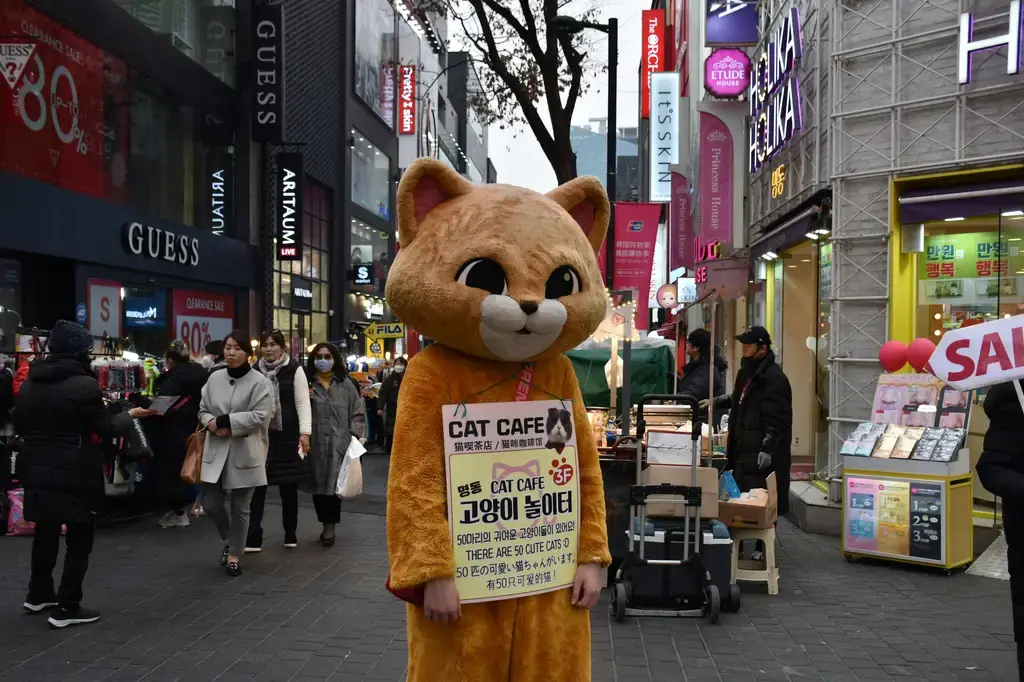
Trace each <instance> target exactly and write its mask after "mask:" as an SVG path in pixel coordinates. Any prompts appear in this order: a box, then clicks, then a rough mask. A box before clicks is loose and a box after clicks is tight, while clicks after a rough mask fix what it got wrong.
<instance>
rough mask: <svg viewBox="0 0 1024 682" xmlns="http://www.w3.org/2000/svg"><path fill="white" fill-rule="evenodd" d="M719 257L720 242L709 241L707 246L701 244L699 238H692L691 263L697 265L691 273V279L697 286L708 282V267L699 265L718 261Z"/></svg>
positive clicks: (720, 250) (720, 252) (720, 251)
mask: <svg viewBox="0 0 1024 682" xmlns="http://www.w3.org/2000/svg"><path fill="white" fill-rule="evenodd" d="M721 257H722V243H721V242H719V241H710V242H708V243H707V244H701V243H700V237H699V236H698V237H694V238H693V262H694V263H696V264H697V265H696V267H695V268H694V271H693V278H694V280H696V282H697V284H704V283H706V282H707V281H708V267H707V266H706V265H700V264H701V263H705V262H707V261H709V260H718V259H719V258H721Z"/></svg>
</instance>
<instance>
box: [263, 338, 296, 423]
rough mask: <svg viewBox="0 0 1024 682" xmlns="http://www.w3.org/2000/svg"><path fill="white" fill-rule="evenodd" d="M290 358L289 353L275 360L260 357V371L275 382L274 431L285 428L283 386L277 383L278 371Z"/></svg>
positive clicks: (272, 420)
mask: <svg viewBox="0 0 1024 682" xmlns="http://www.w3.org/2000/svg"><path fill="white" fill-rule="evenodd" d="M288 360H290V358H289V357H288V354H287V353H282V354H281V357H279V358H278V359H277V360H275V361H274V362H267V361H266V360H265V359H263V358H260V371H261V372H263V375H264V376H266V377H267V378H268V379H270V383H272V384H274V418H273V419H271V421H270V428H271V429H273V430H274V431H280V430H282V429H283V428H284V427H283V426H282V420H281V387H280V385H278V383H277V373H278V372H279V371H281V368H282V367H284V366H285V365H287V364H288Z"/></svg>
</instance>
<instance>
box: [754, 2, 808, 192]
mask: <svg viewBox="0 0 1024 682" xmlns="http://www.w3.org/2000/svg"><path fill="white" fill-rule="evenodd" d="M802 56H803V44H802V40H801V36H800V13H799V12H798V11H797V9H796V7H792V8H790V10H789V12H787V13H786V14H785V15H783V17H782V20H781V21H780V22H779V25H778V26H777V27H776V29H775V31H774V34H773V35H772V37H771V40H770V41H769V42H768V45H767V47H766V48H765V49H764V50H763V51H762V52H761V54H760V55H759V56H758V58H757V61H756V62H755V63H754V66H753V71H754V73H753V78H752V79H751V83H750V97H749V100H750V129H749V144H750V147H749V157H750V164H749V165H750V172H751V173H754V172H756V171H757V170H758V169H759V168H761V166H762V165H764V163H765V161H767V160H768V159H770V158H771V157H772V156H774V155H775V154H777V153H778V152H779V150H780V149H782V147H783V146H785V144H786V143H787V142H789V141H790V140H792V139H793V136H794V135H796V133H797V131H799V130H800V128H801V127H802V125H803V116H802V113H801V109H800V82H799V81H798V80H797V78H796V75H795V74H794V73H793V72H794V70H795V69H796V66H797V64H798V63H799V61H800V58H801V57H802Z"/></svg>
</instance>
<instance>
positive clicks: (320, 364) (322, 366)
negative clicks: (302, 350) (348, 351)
mask: <svg viewBox="0 0 1024 682" xmlns="http://www.w3.org/2000/svg"><path fill="white" fill-rule="evenodd" d="M313 366H314V367H316V371H318V372H323V373H324V374H327V373H328V372H330V371H331V368H333V367H334V360H326V359H320V360H314V361H313Z"/></svg>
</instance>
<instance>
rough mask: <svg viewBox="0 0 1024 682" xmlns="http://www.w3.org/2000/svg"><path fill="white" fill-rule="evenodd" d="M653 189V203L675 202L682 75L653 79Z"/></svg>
mask: <svg viewBox="0 0 1024 682" xmlns="http://www.w3.org/2000/svg"><path fill="white" fill-rule="evenodd" d="M650 109H651V127H650V130H651V134H650V155H649V157H650V164H651V166H650V186H651V201H652V202H655V203H660V204H667V203H668V202H669V201H671V199H672V166H673V165H674V164H677V163H679V109H680V102H679V74H678V73H676V72H674V71H665V72H661V73H655V74H652V75H651V99H650Z"/></svg>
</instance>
